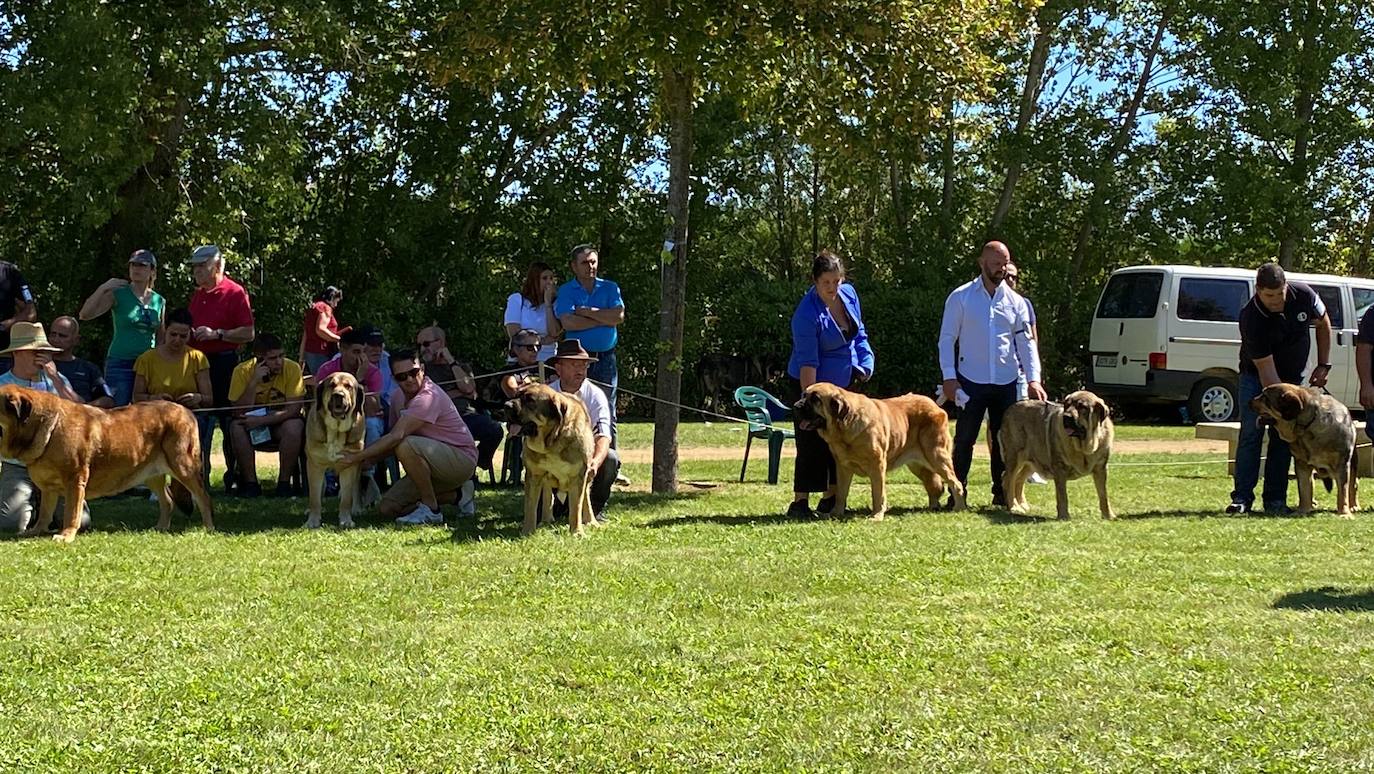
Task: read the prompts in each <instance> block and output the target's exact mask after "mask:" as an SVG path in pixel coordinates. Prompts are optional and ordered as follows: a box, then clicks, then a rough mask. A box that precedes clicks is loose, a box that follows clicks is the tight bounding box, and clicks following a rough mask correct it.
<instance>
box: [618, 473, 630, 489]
mask: <svg viewBox="0 0 1374 774" xmlns="http://www.w3.org/2000/svg"><path fill="white" fill-rule="evenodd" d="M615 482H616V483H617V484H619V485H621V486H629V485H630V477H629V476H627V475H625V474H624V473H617V474H615Z"/></svg>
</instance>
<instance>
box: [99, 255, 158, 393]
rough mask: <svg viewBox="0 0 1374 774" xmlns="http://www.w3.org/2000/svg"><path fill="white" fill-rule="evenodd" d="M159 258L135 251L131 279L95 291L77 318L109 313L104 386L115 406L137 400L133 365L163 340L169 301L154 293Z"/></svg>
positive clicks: (116, 279)
mask: <svg viewBox="0 0 1374 774" xmlns="http://www.w3.org/2000/svg"><path fill="white" fill-rule="evenodd" d="M156 279H157V256H155V255H153V251H152V250H135V251H134V253H133V255H131V256H129V278H128V279H124V278H123V277H114V278H113V279H109V280H106V281H105V283H104V284H102V285H101V286H100V287H98V288H96V290H95V292H94V293H92V294H91V297H90V298H88V299H86V303H84V304H82V305H81V311H80V313H78V315H77V316H78V317H80V318H81V319H82V320H94V319H95V318H97V317H99V316H101V315H102V314H105V313H106V312H110V313H111V314H112V317H111V320H112V322H113V323H114V335H113V336H111V337H110V348H109V349H108V350H106V352H105V383H106V384H108V385H109V386H110V389H111V390H113V391H114V404H115V405H116V406H127V405H129V404H130V403H132V402H133V400H134V361H136V360H138V358H139V356H140V355H142V354H143V353H144V352H147V351H148V350H150V349H152V348H153V347H156V346H157V343H158V342H159V341H161V340H162V335H163V332H164V328H163V326H164V323H165V318H166V311H167V301H166V300H165V299H164V298H163V297H162V296H161V295H159V294H158V292H157V291H155V290H153V281H154V280H156Z"/></svg>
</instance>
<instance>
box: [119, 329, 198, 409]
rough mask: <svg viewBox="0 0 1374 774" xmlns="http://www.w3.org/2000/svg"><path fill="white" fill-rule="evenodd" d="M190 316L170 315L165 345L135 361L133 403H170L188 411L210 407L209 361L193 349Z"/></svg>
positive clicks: (158, 346) (164, 338) (163, 343)
mask: <svg viewBox="0 0 1374 774" xmlns="http://www.w3.org/2000/svg"><path fill="white" fill-rule="evenodd" d="M190 343H191V313H190V312H188V311H186V310H185V309H173V310H172V311H171V312H168V313H167V329H166V335H165V336H163V337H162V343H160V344H158V345H157V346H156V347H153V348H152V349H150V350H148V351H147V352H144V353H143V354H142V355H139V356H138V359H137V360H135V361H134V400H135V401H144V400H170V401H175V402H177V403H180V404H181V405H183V406H185V407H186V408H189V409H198V408H201V407H202V406H207V407H208V406H210V405H212V402H211V400H212V399H211V395H212V394H213V393H211V391H210V361H209V360H207V359H206V358H205V353H203V352H201V351H200V350H198V349H192V348H191V346H190Z"/></svg>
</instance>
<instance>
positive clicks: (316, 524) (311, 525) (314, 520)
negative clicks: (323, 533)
mask: <svg viewBox="0 0 1374 774" xmlns="http://www.w3.org/2000/svg"><path fill="white" fill-rule="evenodd" d="M305 528H306V529H319V528H320V517H319V516H311V517H309V518H307V519H306V520H305Z"/></svg>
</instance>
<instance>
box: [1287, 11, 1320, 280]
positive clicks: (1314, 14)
mask: <svg viewBox="0 0 1374 774" xmlns="http://www.w3.org/2000/svg"><path fill="white" fill-rule="evenodd" d="M1301 5H1302V6H1304V7H1305V13H1304V14H1303V15H1302V18H1301V21H1297V22H1295V23H1297V24H1301V25H1302V29H1301V31H1300V34H1301V35H1302V53H1301V56H1300V58H1299V59H1298V72H1297V79H1296V80H1297V89H1298V93H1297V96H1296V98H1295V99H1294V115H1293V118H1294V119H1295V121H1296V123H1297V126H1296V128H1295V130H1294V134H1293V161H1292V163H1290V164H1289V166H1288V192H1287V193H1288V196H1287V197H1285V198H1286V199H1287V201H1288V205H1287V207H1285V209H1286V210H1287V211H1286V212H1284V214H1283V233H1282V234H1281V235H1280V236H1279V265H1280V266H1282V267H1283V268H1285V269H1293V268H1296V266H1295V265H1294V264H1295V262H1296V258H1297V252H1298V246H1299V245H1300V244H1301V243H1302V242H1303V240H1304V239H1306V237H1307V229H1308V224H1309V223H1310V222H1311V220H1312V206H1311V205H1310V204H1309V201H1310V199H1309V198H1308V196H1307V185H1308V180H1307V175H1308V169H1307V167H1308V160H1307V156H1308V154H1307V145H1308V142H1309V140H1311V138H1312V113H1313V111H1314V110H1315V108H1316V101H1317V92H1318V90H1320V88H1321V83H1322V81H1323V80H1325V77H1324V76H1325V73H1323V72H1319V71H1318V68H1319V67H1320V66H1321V61H1322V52H1321V51H1320V50H1318V46H1319V45H1320V44H1319V43H1318V42H1317V25H1319V24H1321V22H1322V19H1321V11H1320V9H1319V8H1318V5H1317V0H1307V2H1305V3H1302V4H1301Z"/></svg>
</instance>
